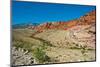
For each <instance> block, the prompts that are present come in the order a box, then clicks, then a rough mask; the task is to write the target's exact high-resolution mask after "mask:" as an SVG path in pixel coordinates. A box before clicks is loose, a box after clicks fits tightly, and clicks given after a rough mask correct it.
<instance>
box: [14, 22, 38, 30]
mask: <svg viewBox="0 0 100 67" xmlns="http://www.w3.org/2000/svg"><path fill="white" fill-rule="evenodd" d="M37 25H39V24H38V23H21V24H13V25H12V28H13V29H18V28H19V29H20V28H28V27H30V26H37Z"/></svg>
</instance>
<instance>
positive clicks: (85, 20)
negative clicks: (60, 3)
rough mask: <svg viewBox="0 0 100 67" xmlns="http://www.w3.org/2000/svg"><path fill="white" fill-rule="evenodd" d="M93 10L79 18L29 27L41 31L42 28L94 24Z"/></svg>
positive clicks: (65, 27)
mask: <svg viewBox="0 0 100 67" xmlns="http://www.w3.org/2000/svg"><path fill="white" fill-rule="evenodd" d="M95 13H96V12H95V11H92V12H90V13H87V14H86V15H84V16H81V17H80V18H79V19H75V20H71V21H67V22H65V21H64V22H63V21H60V22H49V23H48V22H47V23H44V24H41V25H38V26H32V27H29V28H31V29H34V30H36V31H38V32H43V31H44V30H47V29H61V30H68V29H69V28H72V27H74V26H77V25H91V24H95V22H96V17H95Z"/></svg>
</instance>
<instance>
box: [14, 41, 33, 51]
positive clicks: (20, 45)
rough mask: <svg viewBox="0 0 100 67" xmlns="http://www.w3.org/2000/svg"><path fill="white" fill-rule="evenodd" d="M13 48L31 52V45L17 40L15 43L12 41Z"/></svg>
mask: <svg viewBox="0 0 100 67" xmlns="http://www.w3.org/2000/svg"><path fill="white" fill-rule="evenodd" d="M13 46H15V47H16V48H17V49H18V48H23V49H25V50H28V51H29V52H30V51H31V50H32V46H33V44H31V43H28V42H24V41H22V40H17V41H13Z"/></svg>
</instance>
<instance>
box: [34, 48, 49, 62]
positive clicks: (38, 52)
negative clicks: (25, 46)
mask: <svg viewBox="0 0 100 67" xmlns="http://www.w3.org/2000/svg"><path fill="white" fill-rule="evenodd" d="M33 56H34V57H35V59H36V60H37V61H38V63H44V62H46V61H49V60H50V58H49V57H48V56H47V55H46V53H45V52H44V51H43V49H41V48H39V47H38V48H36V49H35V50H34V52H33Z"/></svg>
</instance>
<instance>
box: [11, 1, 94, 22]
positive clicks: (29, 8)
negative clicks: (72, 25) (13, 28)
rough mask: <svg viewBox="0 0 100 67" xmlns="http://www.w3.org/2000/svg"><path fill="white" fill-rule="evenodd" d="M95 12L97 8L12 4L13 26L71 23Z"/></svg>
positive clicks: (27, 3) (68, 5) (26, 3)
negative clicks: (58, 22) (59, 22)
mask: <svg viewBox="0 0 100 67" xmlns="http://www.w3.org/2000/svg"><path fill="white" fill-rule="evenodd" d="M92 10H95V6H85V5H72V4H50V3H40V2H20V1H13V2H12V24H20V23H45V22H56V21H69V20H73V19H76V18H79V17H80V16H82V15H85V14H86V13H88V12H91V11H92Z"/></svg>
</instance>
